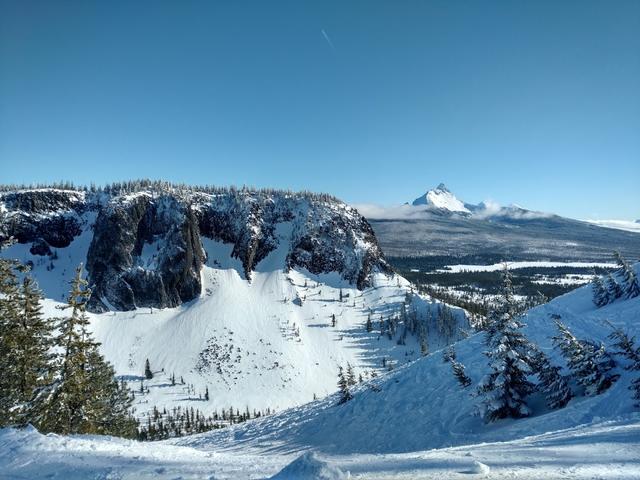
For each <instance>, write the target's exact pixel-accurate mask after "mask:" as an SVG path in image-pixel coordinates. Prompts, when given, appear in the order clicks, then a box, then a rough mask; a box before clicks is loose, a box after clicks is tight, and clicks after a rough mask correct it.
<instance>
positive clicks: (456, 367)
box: [451, 359, 471, 388]
mask: <svg viewBox="0 0 640 480" xmlns="http://www.w3.org/2000/svg"><path fill="white" fill-rule="evenodd" d="M451 368H452V369H453V375H454V376H455V377H456V379H457V380H458V383H459V384H460V386H462V388H467V387H468V386H469V385H471V379H470V378H469V377H468V376H467V374H466V373H465V371H464V365H463V364H462V363H460V362H458V361H457V360H453V359H452V360H451Z"/></svg>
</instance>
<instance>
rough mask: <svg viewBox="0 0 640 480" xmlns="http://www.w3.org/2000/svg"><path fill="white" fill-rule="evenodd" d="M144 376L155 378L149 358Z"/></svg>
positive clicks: (148, 378)
mask: <svg viewBox="0 0 640 480" xmlns="http://www.w3.org/2000/svg"><path fill="white" fill-rule="evenodd" d="M144 378H146V379H147V380H151V379H152V378H153V372H152V371H151V364H150V363H149V359H148V358H147V360H146V361H145V362H144Z"/></svg>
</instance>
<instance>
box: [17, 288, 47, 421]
mask: <svg viewBox="0 0 640 480" xmlns="http://www.w3.org/2000/svg"><path fill="white" fill-rule="evenodd" d="M42 298H43V297H42V293H41V292H40V290H39V289H38V288H37V286H36V284H35V282H34V281H33V279H32V278H31V277H28V276H27V277H25V278H24V280H23V282H22V286H21V288H20V291H19V295H18V299H17V301H18V307H19V309H18V319H17V322H16V323H15V328H14V331H13V336H14V348H13V349H12V353H11V363H12V364H13V367H12V369H11V371H13V372H15V373H16V374H17V377H16V380H17V384H16V386H17V401H18V403H17V405H16V408H15V409H14V412H15V414H16V417H15V418H16V420H17V421H18V423H20V424H24V423H28V422H33V420H34V419H32V416H33V412H34V411H37V410H38V408H39V407H38V405H37V400H36V399H38V400H39V399H40V396H39V395H38V393H39V390H40V389H41V388H44V387H45V386H46V385H47V384H49V383H50V382H51V376H52V374H53V372H52V368H51V361H52V355H50V353H49V349H50V347H51V339H52V335H53V325H52V322H51V321H49V320H48V319H45V318H44V316H43V314H42V306H41V304H40V302H41V301H42Z"/></svg>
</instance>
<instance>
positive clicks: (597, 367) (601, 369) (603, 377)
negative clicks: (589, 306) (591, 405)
mask: <svg viewBox="0 0 640 480" xmlns="http://www.w3.org/2000/svg"><path fill="white" fill-rule="evenodd" d="M556 325H557V326H558V330H559V333H558V335H556V336H554V337H553V338H552V339H553V343H554V345H555V347H556V348H558V349H559V350H560V351H561V352H562V355H563V356H564V358H565V359H566V361H567V365H568V366H569V369H570V370H571V371H572V372H573V374H574V375H575V377H576V380H577V382H578V384H580V385H582V386H584V387H585V394H586V395H598V394H600V393H602V392H604V391H605V390H607V389H608V388H609V387H610V386H611V385H612V384H613V383H614V382H615V381H616V380H617V379H618V375H611V374H610V373H609V372H610V370H611V369H612V368H613V367H614V365H615V363H614V362H613V360H612V359H611V357H610V356H609V355H608V354H607V352H606V351H605V349H604V345H596V344H594V343H593V342H589V341H586V340H578V339H577V338H576V337H574V336H573V334H572V333H571V332H570V331H569V329H568V328H567V327H566V326H565V325H563V324H562V323H561V322H559V321H556Z"/></svg>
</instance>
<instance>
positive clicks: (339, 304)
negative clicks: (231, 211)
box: [0, 211, 467, 418]
mask: <svg viewBox="0 0 640 480" xmlns="http://www.w3.org/2000/svg"><path fill="white" fill-rule="evenodd" d="M314 215H318V214H317V212H316V213H314V212H312V211H308V212H307V213H306V217H305V218H307V217H313V216H314ZM73 218H74V222H75V224H76V225H77V233H76V235H75V236H74V237H73V238H72V239H71V240H70V243H69V244H68V245H67V246H64V247H59V248H55V249H54V250H53V251H54V252H55V253H54V254H51V255H39V254H38V252H36V253H33V252H32V250H33V244H32V243H31V242H25V243H18V244H14V245H12V246H10V247H8V248H6V249H4V250H3V251H2V252H0V255H2V256H3V257H6V258H16V259H18V260H20V261H22V262H23V263H28V264H30V265H32V270H31V274H32V275H33V276H34V277H35V278H36V279H37V281H38V283H39V285H40V287H41V288H42V290H43V291H44V294H45V297H46V298H47V300H46V312H47V313H48V314H50V315H51V316H57V315H59V313H60V312H59V310H57V309H56V308H55V307H56V305H58V304H59V302H60V301H62V300H63V299H64V298H65V297H66V295H67V289H68V285H69V281H70V280H71V278H72V275H73V272H74V269H75V268H76V266H77V265H78V264H79V263H81V262H84V261H85V259H86V258H87V256H88V251H89V250H90V248H91V244H92V242H94V241H95V238H96V237H95V227H94V223H95V221H96V212H94V211H85V212H82V213H79V214H74V216H73ZM316 220H317V221H318V222H320V221H322V219H321V218H318V219H316ZM325 220H326V219H325ZM344 227H345V228H347V225H344ZM296 228H297V229H298V233H296V232H295V231H294V230H295V229H296ZM300 228H301V227H300V224H299V223H298V224H296V223H295V222H293V221H283V222H277V223H275V225H274V226H273V230H272V231H270V233H269V235H270V238H271V239H272V243H273V245H274V248H272V249H270V250H269V252H268V253H267V254H266V255H265V256H264V257H263V258H261V259H260V260H258V261H256V262H255V263H254V264H253V266H252V269H251V275H250V279H247V277H246V268H245V264H244V263H243V261H242V258H239V256H237V255H234V251H235V249H236V246H237V245H236V244H234V243H231V242H224V241H221V240H215V239H212V238H207V237H204V236H203V237H202V239H201V242H202V248H203V251H204V252H203V253H204V255H203V258H204V263H203V265H202V267H201V269H200V271H199V273H198V278H197V281H198V283H199V284H200V285H201V291H200V293H199V294H198V295H197V297H196V298H194V299H193V300H190V301H187V302H185V303H183V304H182V305H178V306H175V307H172V308H164V309H159V308H155V307H138V308H135V309H132V310H127V311H117V310H116V309H115V308H111V309H109V311H106V312H103V313H92V314H90V318H91V322H92V329H93V333H94V335H95V337H96V338H97V340H98V341H100V342H101V343H102V346H101V350H102V352H103V353H104V355H105V356H106V358H107V360H109V361H110V362H111V363H113V364H114V366H115V368H116V372H117V374H118V375H120V376H123V377H124V378H125V379H126V380H128V381H129V382H130V386H131V388H132V389H133V390H135V391H136V400H135V407H136V409H137V412H138V414H139V416H140V417H142V418H144V415H145V414H146V413H147V412H149V411H150V410H152V409H153V407H154V406H156V407H158V408H159V409H161V410H162V409H163V408H167V410H168V411H170V410H171V409H172V408H174V407H177V406H181V407H183V408H184V407H186V406H189V407H193V408H194V409H198V410H200V411H201V412H203V413H204V414H210V413H213V412H214V411H217V412H218V413H220V412H221V410H222V409H225V410H228V409H229V408H230V407H233V408H234V409H240V410H241V411H243V412H244V411H245V409H246V408H248V409H249V410H250V411H251V412H253V411H254V410H261V411H265V410H266V409H270V410H274V409H275V410H282V409H284V408H287V407H290V406H294V405H300V404H302V403H305V402H308V401H311V400H312V399H313V398H314V397H318V398H320V397H323V396H325V395H327V394H329V393H332V392H334V391H335V390H336V388H337V386H336V375H337V371H338V366H346V365H347V363H350V364H352V365H353V366H354V368H355V373H356V375H362V376H363V378H365V379H366V378H369V377H370V376H371V375H373V374H378V375H379V374H381V373H382V372H384V371H386V370H387V369H388V368H393V367H397V366H400V365H403V364H406V363H407V362H410V361H412V360H415V359H416V358H418V357H419V356H420V354H421V348H420V345H419V343H418V340H417V338H416V336H415V335H408V336H407V338H406V340H404V341H402V342H399V340H400V338H401V336H402V334H403V328H404V325H403V321H402V318H401V316H402V315H403V311H406V312H407V313H409V314H411V315H415V318H417V319H418V320H419V321H421V322H424V325H425V326H426V329H427V331H426V333H427V339H428V345H429V347H430V348H431V349H438V348H441V347H442V346H444V345H445V344H447V343H449V342H451V341H454V340H456V339H457V338H459V336H460V331H459V328H466V327H467V325H466V319H465V316H464V313H463V312H462V311H461V310H459V309H453V310H452V311H453V312H454V317H455V319H456V322H457V326H456V327H455V328H450V329H448V330H447V331H444V330H443V327H442V325H440V324H439V322H438V320H437V312H438V308H439V307H440V304H438V303H435V302H431V301H430V300H429V299H426V298H421V297H419V296H418V295H416V294H414V293H413V292H412V289H411V287H410V286H409V284H408V283H407V282H406V281H405V280H404V279H402V278H401V277H398V276H395V275H391V274H387V273H382V272H380V271H377V272H376V271H372V272H371V273H370V278H369V280H368V281H369V282H370V286H369V287H366V288H363V289H358V288H357V285H356V284H355V283H356V282H355V281H350V280H348V279H345V278H344V276H343V273H341V272H339V271H334V272H329V273H316V274H314V273H311V272H310V271H309V270H307V269H306V268H304V267H301V266H295V265H294V266H290V265H291V264H290V262H289V259H290V258H291V251H292V250H291V238H293V237H295V236H296V235H298V234H299V230H300ZM314 228H317V227H316V226H310V227H308V228H307V230H308V231H311V230H313V229H314ZM333 235H342V236H345V237H348V236H357V234H356V233H354V232H348V231H343V232H342V233H340V232H337V233H332V232H328V233H327V234H326V238H325V239H324V240H321V241H320V243H322V242H324V245H325V246H326V248H328V249H331V252H333V251H334V250H332V249H333V248H335V250H336V251H337V250H338V247H337V245H339V242H337V243H331V238H333V237H332V236H333ZM160 243H161V241H151V242H143V245H142V248H141V250H140V252H139V254H137V255H135V256H134V259H133V261H134V264H135V265H136V266H135V267H134V268H141V269H150V270H153V269H154V268H155V266H156V265H157V264H158V262H159V257H160V256H161V254H162V252H161V250H162V248H159V246H160ZM367 248H370V247H367V246H363V247H362V249H361V252H366V251H367ZM332 255H334V253H329V254H327V256H328V258H331V256H332ZM341 258H342V257H341ZM335 265H340V264H339V263H336V264H335ZM341 297H342V301H341V300H340V298H341ZM106 303H107V306H109V307H111V305H109V302H108V301H107V302H106ZM369 316H370V317H371V319H372V323H373V324H374V325H375V328H373V329H372V331H371V332H367V331H366V329H365V324H366V322H367V318H368V317H369ZM333 317H335V326H333V325H332V324H333ZM392 317H394V318H398V319H399V328H398V331H397V332H396V333H394V335H393V336H392V338H389V336H388V335H383V336H381V335H380V328H379V322H380V319H381V318H384V320H385V321H387V320H388V319H389V318H392ZM399 343H401V344H399ZM147 358H148V359H149V361H150V364H151V368H152V370H153V371H154V372H155V376H154V378H153V379H152V380H149V381H147V380H146V379H143V376H142V375H143V372H144V365H145V360H146V359H147ZM174 376H175V379H176V382H175V384H172V383H173V382H172V381H171V378H172V377H174ZM141 383H142V384H143V386H144V393H140V392H138V390H139V389H140V386H141ZM147 389H148V392H147ZM206 389H208V390H209V396H210V399H209V400H208V401H206V400H204V398H203V397H204V393H205V390H206Z"/></svg>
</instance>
